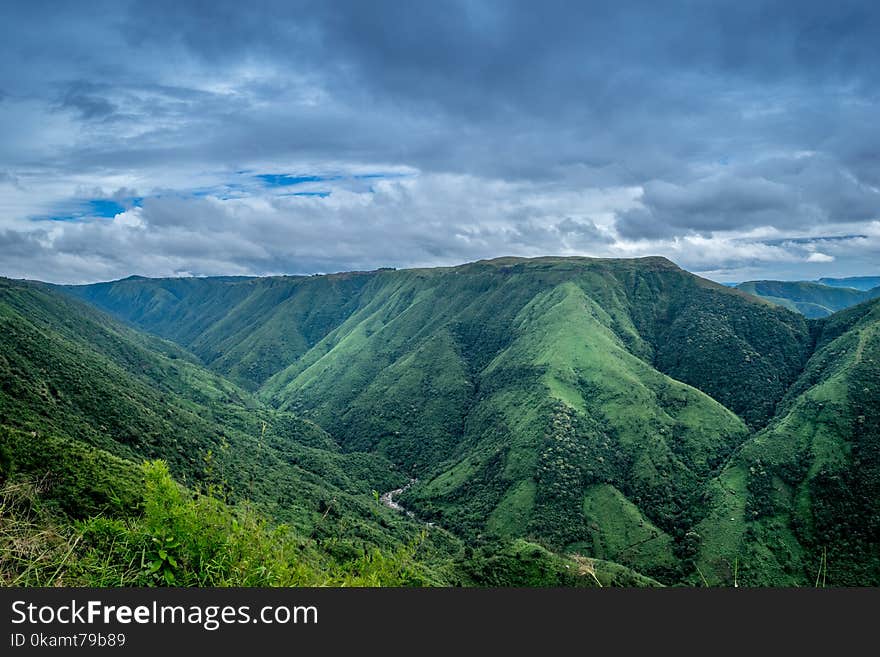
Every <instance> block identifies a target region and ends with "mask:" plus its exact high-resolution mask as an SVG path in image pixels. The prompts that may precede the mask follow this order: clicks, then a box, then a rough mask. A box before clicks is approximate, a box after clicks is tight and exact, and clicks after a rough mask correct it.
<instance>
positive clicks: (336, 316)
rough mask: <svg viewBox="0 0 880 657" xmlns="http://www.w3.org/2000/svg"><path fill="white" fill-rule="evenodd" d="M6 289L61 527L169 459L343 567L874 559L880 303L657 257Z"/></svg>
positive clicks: (23, 400)
mask: <svg viewBox="0 0 880 657" xmlns="http://www.w3.org/2000/svg"><path fill="white" fill-rule="evenodd" d="M829 289H830V288H829ZM0 291H2V298H0V302H2V303H0V320H2V322H3V329H4V330H3V332H2V338H0V340H2V343H3V351H2V359H0V380H2V388H0V390H2V395H0V413H2V425H3V426H4V427H6V428H5V429H3V431H4V434H3V445H4V447H3V458H4V459H5V461H4V462H5V463H6V465H5V466H4V468H5V471H6V472H7V475H6V476H7V477H10V475H9V474H8V473H9V472H12V473H14V475H13V476H12V477H11V478H10V479H9V481H13V479H14V480H15V481H23V482H27V485H29V486H31V487H32V488H33V490H37V491H39V495H37V497H38V498H39V499H42V500H43V501H44V502H45V505H44V506H46V508H47V509H49V511H47V513H60V514H61V517H62V518H66V519H67V520H65V522H67V521H72V522H83V521H84V520H87V521H89V522H91V521H92V520H91V519H93V518H94V517H95V514H105V513H109V514H111V515H112V514H120V513H121V514H122V515H123V516H124V517H126V518H128V520H127V521H126V522H129V523H136V524H137V523H143V522H148V521H149V514H146V515H144V513H145V512H144V509H148V508H153V507H150V504H151V502H149V500H145V499H144V497H143V495H144V492H143V491H144V490H148V491H154V492H155V491H161V490H164V491H165V494H166V497H167V493H168V491H170V490H172V489H173V486H172V488H169V487H168V486H170V485H171V484H168V485H166V484H162V483H161V482H162V481H165V480H164V479H163V477H165V478H166V479H167V481H169V482H170V481H171V479H170V478H173V479H174V480H176V481H177V482H179V483H180V484H184V485H185V486H187V487H188V492H184V493H181V494H182V495H184V498H181V499H182V500H183V501H180V502H179V503H180V504H181V505H183V507H185V508H190V507H188V506H187V505H196V506H198V505H201V504H208V505H213V506H211V508H212V509H214V511H212V513H217V514H220V515H221V516H222V517H228V518H232V517H235V514H237V513H239V512H240V511H241V510H242V509H251V511H249V513H254V514H256V516H255V517H256V518H257V520H253V522H258V523H260V522H262V523H268V524H267V525H266V527H271V526H272V525H273V524H275V523H278V522H284V523H287V526H288V529H287V530H286V531H289V532H292V533H291V536H293V537H295V538H294V539H293V540H294V541H295V542H299V544H302V545H303V546H304V547H303V548H302V549H303V550H304V554H307V555H310V556H309V557H308V559H306V563H311V564H313V565H314V567H315V568H317V569H318V570H320V569H321V568H324V569H327V570H328V572H332V573H334V575H333V577H336V578H337V579H338V581H343V580H345V578H350V579H351V581H352V582H358V581H366V580H368V579H369V578H370V577H378V578H380V579H381V578H386V579H384V580H382V582H385V583H394V582H400V581H403V580H406V581H409V582H410V583H434V584H444V583H445V584H454V583H459V584H479V583H490V584H497V585H502V584H509V585H516V584H538V585H542V584H583V585H590V584H597V583H600V582H604V583H617V584H624V583H629V584H632V585H635V584H651V583H654V582H655V581H659V582H662V583H665V584H680V583H684V584H691V585H701V584H704V583H708V584H713V585H714V584H724V585H727V584H733V583H743V584H752V585H774V584H785V585H806V584H810V585H812V584H814V581H812V580H813V579H814V578H815V575H816V572H818V570H817V569H821V571H822V577H824V579H825V581H826V582H830V583H832V584H858V583H876V582H878V580H880V573H878V566H877V564H878V560H880V559H878V545H877V534H878V532H877V529H878V521H877V518H878V513H880V511H878V491H877V482H878V473H877V461H878V458H880V457H878V450H880V445H878V423H877V420H878V418H877V417H874V416H876V415H877V408H878V405H880V404H878V398H880V392H878V389H877V381H876V376H877V374H876V372H877V368H876V358H877V341H878V338H877V328H878V316H877V313H878V312H880V310H878V308H880V302H873V303H867V304H861V305H858V306H856V307H854V308H851V309H849V310H847V311H845V312H842V313H837V314H835V315H833V316H831V317H829V318H827V319H823V320H819V321H810V320H807V319H806V318H804V316H803V315H801V314H798V313H794V312H790V311H789V310H787V309H785V308H782V307H779V306H778V305H775V304H773V303H768V302H767V301H765V300H762V299H760V298H757V297H755V296H752V295H751V294H747V293H746V292H744V291H741V290H736V289H731V288H728V287H724V286H721V285H717V284H715V283H712V282H710V281H707V280H704V279H701V278H699V277H697V276H694V275H692V274H690V273H688V272H686V271H684V270H682V269H680V268H678V267H677V266H675V265H674V264H673V263H671V262H669V261H668V260H665V259H663V258H643V259H635V260H601V259H590V258H536V259H519V258H501V259H496V260H490V261H480V262H476V263H472V264H469V265H463V266H460V267H451V268H437V269H415V270H401V271H395V270H377V271H373V272H355V273H349V274H334V275H330V276H311V277H272V278H206V279H158V280H154V279H145V278H129V279H125V280H122V281H117V282H113V283H101V284H97V285H91V286H82V287H67V288H57V287H52V286H45V285H42V284H35V283H16V282H8V281H7V282H4V283H3V284H2V288H0ZM61 292H63V293H65V294H66V295H74V296H76V297H78V298H79V299H85V300H88V301H90V302H91V303H93V304H94V305H96V306H98V307H99V308H101V309H104V310H107V311H109V312H111V313H113V314H115V315H116V316H117V317H118V318H119V319H122V320H124V321H125V322H126V323H127V324H128V325H129V327H125V326H123V325H121V324H118V323H116V322H115V321H113V320H110V319H109V318H107V317H106V316H105V315H103V314H102V313H101V312H100V311H98V310H93V309H89V308H87V307H86V306H84V305H82V303H81V302H80V301H78V300H73V299H70V298H65V297H64V296H62V294H60V293H61ZM142 330H143V331H147V332H148V333H144V332H141V331H142ZM150 333H152V334H153V335H150ZM158 336H161V337H158ZM163 338H167V339H168V340H172V341H173V342H174V343H176V344H174V343H172V342H167V341H166V340H165V339H163ZM206 368H207V369H206ZM247 389H250V390H247ZM68 455H73V456H70V457H68ZM71 459H73V461H71ZM144 459H161V460H162V461H163V462H165V463H167V464H168V471H167V473H165V472H164V471H163V470H162V469H161V468H162V467H164V466H150V469H148V470H146V471H143V470H141V469H140V467H141V466H139V465H138V464H139V463H141V462H142V461H144ZM74 462H75V463H76V464H77V465H76V466H75V467H74V466H73V465H71V463H74ZM97 463H100V464H106V465H101V466H100V467H98V466H97V465H95V464H97ZM157 468H158V469H157ZM145 473H146V474H145ZM144 477H147V480H148V481H153V484H152V488H150V487H147V489H142V488H141V486H140V485H139V484H138V483H137V482H140V481H143V480H144ZM410 480H412V483H411V484H410V485H409V486H406V487H405V490H404V491H403V492H402V493H399V494H397V501H399V503H400V504H402V505H403V506H404V507H405V508H406V509H407V510H408V511H409V512H410V513H411V514H412V517H409V516H408V515H407V514H403V513H399V512H397V511H395V510H393V509H391V508H388V506H386V505H384V504H382V503H381V500H380V499H379V496H380V493H382V492H386V491H391V490H393V489H397V488H404V484H406V482H407V481H410ZM157 482H159V483H157ZM175 485H176V484H175ZM35 494H36V493H35ZM192 495H195V497H194V498H193V497H192ZM206 500H210V501H206ZM230 505H231V506H230ZM160 506H161V505H160ZM193 508H194V507H193ZM224 514H226V515H224ZM194 517H195V516H194ZM236 522H238V521H236ZM137 526H138V527H140V525H137ZM190 530H192V531H195V530H194V528H193V527H190ZM184 534H186V532H184ZM175 540H176V539H175ZM267 540H268V539H267ZM267 545H274V544H273V543H271V541H270V542H269V543H267ZM267 549H268V548H267ZM376 551H378V552H376ZM282 552H283V550H282ZM273 554H275V555H276V557H277V562H276V567H277V568H280V569H281V570H280V571H279V572H283V573H286V574H285V575H279V577H280V578H281V579H284V578H285V577H287V578H288V580H287V581H292V580H290V577H292V575H291V574H290V573H291V572H293V571H290V570H289V564H290V559H291V557H290V555H288V554H286V553H285V556H281V557H278V556H277V554H278V553H277V552H275V553H273ZM371 554H376V555H382V556H381V559H384V561H382V560H381V559H380V561H377V562H375V563H374V562H373V561H364V559H366V558H367V556H366V555H371ZM276 557H273V558H276ZM266 558H268V557H266ZM376 558H377V559H379V557H376ZM359 560H360V561H359ZM380 562H381V563H382V564H384V565H383V566H382V568H384V569H385V570H381V569H380V570H381V572H380V573H379V574H377V571H374V570H370V568H373V567H374V566H375V564H376V563H380ZM278 564H288V565H287V566H283V567H282V566H279V565H278ZM370 564H372V565H370ZM375 567H378V566H375ZM162 568H164V566H162ZM392 571H393V573H392ZM309 573H310V574H309V576H308V577H306V575H303V574H302V573H301V575H302V576H303V577H304V580H303V581H318V580H319V579H320V578H319V577H317V576H316V575H315V573H314V572H312V571H309ZM389 573H392V574H389ZM572 573H574V574H573V575H572ZM193 576H195V575H193ZM309 578H311V579H309ZM597 578H598V579H597Z"/></svg>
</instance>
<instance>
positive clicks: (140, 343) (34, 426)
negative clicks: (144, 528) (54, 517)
mask: <svg viewBox="0 0 880 657" xmlns="http://www.w3.org/2000/svg"><path fill="white" fill-rule="evenodd" d="M0 345H2V350H0V424H2V425H5V426H7V427H10V428H14V429H18V430H19V431H20V432H25V433H26V434H28V435H30V434H34V439H33V440H34V445H37V444H39V441H40V440H42V437H44V436H46V437H52V438H53V439H54V438H56V437H57V438H61V439H68V440H74V441H76V442H78V443H83V444H85V445H88V446H91V447H93V448H98V449H101V450H104V451H106V452H108V453H110V454H114V455H116V456H118V457H121V458H124V459H127V460H132V461H135V462H140V461H141V460H143V459H145V458H151V459H152V458H161V459H164V460H165V461H167V462H168V464H169V466H170V468H171V472H172V474H173V475H174V476H175V477H176V478H178V479H179V480H180V481H183V482H190V483H191V484H192V485H200V486H206V485H209V484H218V485H222V486H223V487H224V490H225V491H226V494H228V495H230V496H231V498H232V499H233V500H235V499H243V498H248V499H251V500H253V501H255V502H257V503H259V504H260V505H261V506H262V507H263V508H264V509H266V511H267V512H269V513H271V514H272V515H273V516H276V517H279V518H283V519H286V520H289V521H291V522H293V523H294V524H296V525H298V526H299V527H301V528H302V529H303V530H304V531H312V530H313V529H315V528H316V522H317V519H318V518H320V517H321V515H322V514H324V513H325V511H326V509H327V505H335V506H336V507H337V511H338V512H339V514H338V515H339V517H342V516H345V515H347V514H353V515H352V516H351V517H349V520H353V519H355V518H357V517H361V520H359V521H357V522H354V523H352V526H353V527H355V530H354V532H353V534H354V535H358V534H362V535H363V537H366V538H370V539H372V540H381V536H382V533H383V532H382V530H380V529H378V526H377V525H375V523H373V522H372V521H371V520H369V519H371V518H372V517H373V515H374V514H373V510H372V509H371V508H370V506H369V503H368V499H369V496H370V491H371V490H372V489H374V488H375V489H387V488H390V487H394V486H395V485H397V484H398V483H399V482H400V481H402V480H403V477H402V475H401V474H399V473H396V472H395V471H394V469H393V467H392V466H391V464H390V463H388V462H387V461H385V460H383V459H382V458H381V457H378V456H376V455H368V454H343V453H341V452H340V451H339V449H338V446H337V445H336V443H335V442H334V441H333V440H332V439H331V438H330V437H329V436H328V435H327V434H326V433H325V432H324V431H323V430H321V429H320V428H319V427H317V426H315V425H314V424H312V423H309V422H306V421H303V420H300V419H298V418H296V417H294V416H291V415H290V414H287V413H278V412H276V411H273V410H271V409H268V408H266V407H265V406H263V405H262V404H261V403H260V402H258V401H257V400H255V399H253V398H252V397H250V396H249V395H248V394H247V393H246V392H244V391H242V390H240V389H239V388H237V387H236V386H235V385H233V384H231V383H229V382H228V381H224V380H223V379H222V378H220V377H218V376H217V375H215V374H213V373H210V372H208V371H206V370H204V369H203V368H201V367H200V366H198V365H197V364H196V363H195V362H194V361H193V360H192V358H191V357H190V356H188V355H187V354H186V353H185V352H183V351H181V350H180V349H179V348H177V347H175V346H174V345H172V344H170V343H167V342H164V341H161V340H159V339H155V338H151V337H149V336H144V335H140V334H137V333H135V332H134V331H131V330H130V329H126V328H124V327H122V326H119V325H117V324H115V322H112V321H111V320H110V319H109V318H108V317H106V316H105V315H103V314H102V313H99V312H97V311H95V310H93V309H91V308H89V307H87V306H85V305H83V304H81V303H79V302H76V301H73V300H70V299H68V298H65V297H64V296H61V295H58V294H55V293H53V292H51V291H50V290H47V289H45V288H42V287H40V286H37V285H31V284H23V283H16V282H10V281H5V280H0ZM18 435H21V433H19V434H18ZM16 451H17V452H19V453H23V452H21V449H17V450H16ZM29 458H32V459H33V458H35V457H29ZM46 464H47V463H46V462H44V465H46ZM48 465H51V464H48ZM389 517H390V516H389ZM368 520H369V521H368Z"/></svg>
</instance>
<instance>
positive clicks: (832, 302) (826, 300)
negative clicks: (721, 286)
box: [736, 277, 880, 319]
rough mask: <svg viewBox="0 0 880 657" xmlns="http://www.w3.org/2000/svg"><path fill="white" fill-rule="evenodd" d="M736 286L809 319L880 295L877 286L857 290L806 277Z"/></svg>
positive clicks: (750, 282)
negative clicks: (795, 279)
mask: <svg viewBox="0 0 880 657" xmlns="http://www.w3.org/2000/svg"><path fill="white" fill-rule="evenodd" d="M823 280H826V279H823ZM831 280H836V279H831ZM840 280H842V281H846V280H849V279H840ZM862 280H870V277H863V279H862ZM736 287H737V288H738V289H740V290H742V291H744V292H748V293H749V294H754V295H755V296H758V297H761V298H762V299H766V300H767V301H770V302H771V303H775V304H777V305H779V306H783V307H784V308H788V309H789V310H792V311H794V312H799V313H801V314H803V315H804V316H805V317H809V318H811V319H817V318H820V317H827V316H828V315H830V314H832V313H834V312H837V311H838V310H844V309H845V308H849V307H850V306H854V305H856V304H858V303H861V302H862V301H867V300H868V299H874V298H876V297H878V296H880V287H875V288H873V289H870V288H869V289H866V290H860V289H855V288H851V287H842V286H834V287H832V286H829V285H823V284H821V283H811V282H807V281H748V282H746V283H740V284H739V285H737V286H736Z"/></svg>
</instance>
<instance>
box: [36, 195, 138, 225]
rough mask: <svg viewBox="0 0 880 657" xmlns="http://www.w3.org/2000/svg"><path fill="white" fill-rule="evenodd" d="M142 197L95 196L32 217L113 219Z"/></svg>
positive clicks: (57, 219) (61, 219)
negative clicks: (109, 197)
mask: <svg viewBox="0 0 880 657" xmlns="http://www.w3.org/2000/svg"><path fill="white" fill-rule="evenodd" d="M142 201H143V198H142V197H134V198H127V199H123V200H122V201H114V200H112V199H108V198H94V199H88V200H82V201H74V202H72V203H71V204H69V205H67V206H65V207H64V208H63V209H60V210H58V211H57V212H55V213H52V214H46V215H40V216H36V217H31V220H32V221H83V220H84V219H89V218H100V219H112V218H113V217H115V216H116V215H117V214H119V213H120V212H125V211H126V210H127V209H129V208H131V207H135V206H139V205H140V204H141V202H142Z"/></svg>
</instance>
